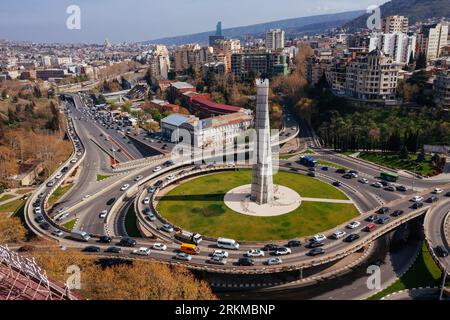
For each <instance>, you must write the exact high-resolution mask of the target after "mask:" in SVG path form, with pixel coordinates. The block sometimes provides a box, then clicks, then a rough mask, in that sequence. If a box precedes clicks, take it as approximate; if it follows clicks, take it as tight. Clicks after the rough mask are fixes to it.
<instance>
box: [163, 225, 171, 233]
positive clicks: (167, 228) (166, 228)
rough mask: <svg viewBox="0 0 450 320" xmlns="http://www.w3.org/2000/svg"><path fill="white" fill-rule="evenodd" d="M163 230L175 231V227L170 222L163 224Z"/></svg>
mask: <svg viewBox="0 0 450 320" xmlns="http://www.w3.org/2000/svg"><path fill="white" fill-rule="evenodd" d="M161 230H163V231H165V232H173V227H172V226H171V225H170V224H163V226H162V227H161Z"/></svg>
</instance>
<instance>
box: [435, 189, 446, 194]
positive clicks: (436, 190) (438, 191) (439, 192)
mask: <svg viewBox="0 0 450 320" xmlns="http://www.w3.org/2000/svg"><path fill="white" fill-rule="evenodd" d="M442 192H444V190H442V189H441V188H436V189H434V191H433V193H434V194H441V193H442Z"/></svg>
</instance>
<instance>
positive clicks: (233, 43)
mask: <svg viewBox="0 0 450 320" xmlns="http://www.w3.org/2000/svg"><path fill="white" fill-rule="evenodd" d="M213 48H214V57H215V60H216V61H217V62H223V63H224V65H225V72H226V73H228V72H231V55H232V54H234V53H239V52H240V51H241V41H240V40H236V39H226V40H217V41H216V42H215V43H214V47H213Z"/></svg>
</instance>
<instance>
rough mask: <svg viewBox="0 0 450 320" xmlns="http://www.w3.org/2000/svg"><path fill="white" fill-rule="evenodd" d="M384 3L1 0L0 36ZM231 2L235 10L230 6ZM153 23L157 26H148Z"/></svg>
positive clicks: (121, 32) (198, 23)
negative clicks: (76, 12) (73, 21)
mask: <svg viewBox="0 0 450 320" xmlns="http://www.w3.org/2000/svg"><path fill="white" fill-rule="evenodd" d="M213 2H214V3H213ZM256 2H258V5H256ZM384 2H386V1H385V0H375V1H374V0H370V1H369V0H363V1H360V2H358V3H354V2H352V1H349V0H344V1H340V2H339V4H337V3H334V2H333V1H330V0H321V1H319V2H318V3H314V4H311V3H310V2H308V1H304V0H300V1H298V0H281V1H280V2H279V5H278V6H276V7H273V6H261V5H259V4H260V1H256V0H247V1H245V3H241V2H238V1H237V0H231V1H228V2H226V3H222V4H220V3H217V2H216V1H205V0H189V1H181V0H175V1H172V2H171V3H170V4H169V3H153V4H149V3H143V1H142V0H132V1H129V2H127V3H125V2H121V1H118V0H113V1H108V6H107V8H108V9H107V10H106V9H105V1H104V0H99V1H95V3H93V2H91V1H90V2H88V1H85V0H79V1H77V2H76V3H74V2H73V1H68V0H62V1H55V0H47V1H45V2H39V3H38V2H37V1H34V0H25V1H21V3H20V4H18V3H14V2H13V1H11V0H6V1H5V2H4V3H3V5H4V9H3V10H2V11H1V12H0V39H5V40H12V41H29V42H45V43H103V42H104V40H105V39H106V38H108V39H110V40H111V41H112V42H114V43H118V42H141V41H148V40H153V39H158V38H163V37H169V36H178V35H185V34H190V33H197V32H205V31H213V30H214V26H215V25H216V23H217V21H222V23H223V27H224V29H226V28H230V27H239V26H246V25H252V24H258V23H264V22H270V21H277V20H284V19H289V18H298V17H306V16H315V15H321V14H331V13H338V12H345V11H352V10H364V9H365V8H367V7H368V6H370V5H374V4H377V5H381V4H383V3H384ZM70 5H78V6H79V7H80V9H81V30H69V29H67V27H66V20H67V18H68V17H69V14H67V13H66V9H67V7H69V6H70ZM237 6H239V10H234V9H233V8H236V7H237ZM27 8H28V9H27ZM174 8H178V9H179V10H174ZM255 8H257V10H255ZM286 8H289V10H287V9H286ZM102 10H103V11H102ZM101 12H103V14H100V13H101ZM124 12H126V13H127V14H124ZM153 12H155V13H153ZM157 12H171V13H172V14H173V19H167V16H166V15H160V14H157ZM178 13H182V14H178ZM193 15H198V16H201V17H202V19H192V16H193ZM11 17H14V19H11ZM174 19H176V21H177V22H176V23H174ZM117 21H123V23H122V24H120V23H117ZM155 25H156V26H158V27H157V28H154V26H155Z"/></svg>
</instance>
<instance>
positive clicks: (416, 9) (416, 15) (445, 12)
mask: <svg viewBox="0 0 450 320" xmlns="http://www.w3.org/2000/svg"><path fill="white" fill-rule="evenodd" d="M380 10H381V15H382V17H387V16H392V15H402V16H406V17H408V18H409V20H410V24H414V23H416V22H418V21H423V20H426V19H428V18H434V17H447V18H450V0H392V1H390V2H387V3H385V4H383V5H382V6H380ZM368 17H369V15H368V14H364V15H362V16H361V17H358V18H356V19H355V20H353V21H351V22H348V23H346V24H345V25H344V27H345V28H348V29H349V30H350V31H355V30H357V29H359V28H366V22H367V18H368Z"/></svg>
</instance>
